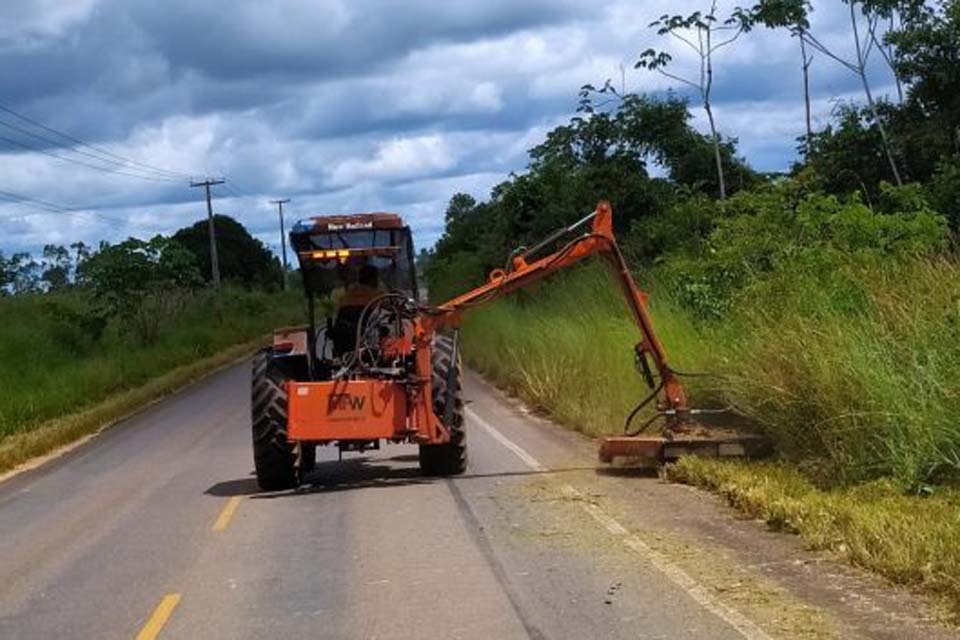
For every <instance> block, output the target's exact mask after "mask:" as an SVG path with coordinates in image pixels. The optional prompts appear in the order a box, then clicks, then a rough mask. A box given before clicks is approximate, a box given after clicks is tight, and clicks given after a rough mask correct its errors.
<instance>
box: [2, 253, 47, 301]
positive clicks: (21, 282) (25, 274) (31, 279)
mask: <svg viewBox="0 0 960 640" xmlns="http://www.w3.org/2000/svg"><path fill="white" fill-rule="evenodd" d="M39 272H40V264H39V263H38V262H37V261H36V260H34V259H33V257H32V256H31V255H30V254H29V253H26V252H20V253H15V254H13V255H12V256H10V258H9V260H7V280H8V281H9V283H10V287H11V289H12V292H13V294H14V295H23V294H25V293H37V292H38V291H40V273H39Z"/></svg>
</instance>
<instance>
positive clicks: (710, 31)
mask: <svg viewBox="0 0 960 640" xmlns="http://www.w3.org/2000/svg"><path fill="white" fill-rule="evenodd" d="M749 24H750V22H749V16H747V15H746V14H745V13H744V12H743V11H742V10H741V9H736V10H735V11H734V13H733V15H731V16H730V17H729V18H727V19H726V20H724V21H723V22H719V19H718V18H717V1H716V0H713V2H712V3H711V4H710V11H709V12H707V13H706V14H704V13H703V12H700V11H695V12H693V13H691V14H690V15H688V16H682V15H673V16H671V15H668V14H664V15H662V16H660V18H659V19H658V20H655V21H654V22H652V23H651V24H650V26H651V27H657V34H658V35H661V36H663V35H670V36H672V37H673V38H675V39H676V40H678V41H679V42H680V43H682V44H684V45H685V46H687V47H688V48H689V49H690V50H692V51H693V52H694V54H695V55H696V58H697V62H698V65H699V74H698V76H697V77H696V78H695V79H692V80H691V79H690V78H687V77H684V76H680V75H677V74H674V73H672V72H669V71H667V70H666V68H667V66H668V65H669V64H670V62H671V61H672V60H673V57H672V56H671V55H670V54H669V53H666V52H664V51H656V50H655V49H647V50H646V51H644V52H643V53H641V54H640V59H639V60H638V61H637V63H636V64H635V65H634V68H644V69H649V70H651V71H656V72H658V73H660V74H662V75H664V76H666V77H667V78H670V79H672V80H676V81H677V82H679V83H681V84H683V85H686V86H688V87H691V88H692V89H694V90H695V91H696V92H697V93H698V95H699V96H700V101H701V102H702V104H703V109H704V111H705V112H706V114H707V120H708V122H709V123H710V136H711V138H712V140H713V155H714V162H715V163H716V170H717V182H718V183H719V187H720V199H721V200H722V199H724V198H726V197H727V188H726V180H725V177H724V171H723V159H722V157H721V156H722V153H721V150H720V147H721V141H720V134H719V133H718V131H717V124H716V120H715V118H714V115H713V105H712V102H711V95H712V92H713V57H714V55H715V54H716V52H717V51H719V50H720V49H722V48H724V47H726V46H729V45H731V44H733V43H734V42H735V41H736V40H737V38H739V37H740V35H741V34H742V33H743V32H744V31H745V30H747V29H748V28H749Z"/></svg>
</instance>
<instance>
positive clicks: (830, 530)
mask: <svg viewBox="0 0 960 640" xmlns="http://www.w3.org/2000/svg"><path fill="white" fill-rule="evenodd" d="M667 477H668V478H669V479H670V480H673V481H676V482H683V483H686V484H691V485H694V486H697V487H700V488H703V489H707V490H709V491H712V492H715V493H718V494H720V495H721V496H723V497H724V498H725V499H726V500H727V501H728V502H729V503H730V504H731V505H733V506H734V507H736V508H737V509H738V510H740V511H742V512H743V513H745V514H747V515H749V516H750V517H754V518H759V519H762V520H764V521H765V522H767V523H768V524H769V525H771V526H772V527H774V528H775V529H778V530H783V531H789V532H792V533H796V534H798V535H799V536H800V537H801V538H802V540H803V541H804V542H805V543H806V545H807V546H808V547H810V548H811V549H817V550H829V551H832V552H835V553H837V554H839V555H840V556H842V557H843V558H845V559H846V560H848V561H849V562H850V563H852V564H854V565H856V566H859V567H863V568H865V569H869V570H871V571H875V572H877V573H879V574H881V575H883V576H885V577H886V578H888V579H889V580H891V581H892V582H895V583H897V584H903V585H907V586H910V587H914V588H920V589H923V590H925V591H927V592H930V593H933V594H936V595H939V596H942V597H943V598H944V599H945V601H946V603H947V605H948V607H949V610H950V615H951V617H952V618H953V619H954V620H957V619H960V491H957V490H956V489H948V488H940V489H938V490H937V491H936V492H935V493H934V494H933V495H931V496H927V497H922V498H921V497H917V496H910V495H906V494H904V492H903V490H902V489H901V488H900V487H898V486H896V484H895V483H893V482H891V481H889V480H876V481H873V482H869V483H865V484H859V485H856V486H851V487H838V488H833V489H820V488H818V487H816V486H814V485H813V484H812V483H811V482H810V481H809V480H808V479H806V478H805V477H804V476H803V475H802V474H801V473H800V472H799V471H798V470H797V468H796V467H793V466H790V465H787V464H782V463H745V462H729V461H719V460H710V459H705V458H685V459H682V460H680V461H679V462H678V463H677V464H675V465H672V466H670V467H669V468H668V469H667Z"/></svg>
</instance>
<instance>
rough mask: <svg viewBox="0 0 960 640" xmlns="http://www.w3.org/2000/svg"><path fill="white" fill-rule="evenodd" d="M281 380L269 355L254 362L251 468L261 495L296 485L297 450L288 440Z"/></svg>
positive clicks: (266, 354)
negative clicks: (254, 473) (252, 467)
mask: <svg viewBox="0 0 960 640" xmlns="http://www.w3.org/2000/svg"><path fill="white" fill-rule="evenodd" d="M284 382H285V380H284V376H283V374H282V373H280V372H279V371H278V370H277V369H276V368H275V367H273V366H271V364H270V353H269V351H261V352H260V353H258V354H257V356H256V357H255V358H254V360H253V377H252V384H251V387H252V388H251V392H252V395H251V401H252V402H251V418H252V424H253V465H254V469H255V470H256V474H257V484H258V485H260V488H261V489H263V490H264V491H280V490H283V489H293V488H295V487H296V486H297V485H298V484H299V479H300V474H299V468H298V467H299V462H300V460H299V458H300V446H299V445H298V443H296V442H290V441H289V440H287V389H286V387H285V386H284Z"/></svg>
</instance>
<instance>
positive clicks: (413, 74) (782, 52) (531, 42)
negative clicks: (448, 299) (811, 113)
mask: <svg viewBox="0 0 960 640" xmlns="http://www.w3.org/2000/svg"><path fill="white" fill-rule="evenodd" d="M726 5H727V6H726V9H730V8H732V6H733V3H732V1H731V2H727V3H726ZM821 5H822V6H821ZM697 6H698V3H697V2H693V1H692V0H685V1H684V2H672V1H669V0H653V1H650V2H644V3H636V2H632V1H629V0H599V1H598V2H596V3H584V2H580V1H579V0H529V1H525V2H515V1H514V0H489V1H485V2H471V3H467V2H441V1H440V0H410V1H409V2H404V3H402V4H400V3H397V4H385V3H382V2H379V1H377V0H349V1H348V0H275V1H274V2H262V1H261V0H234V1H232V2H230V3H229V6H227V5H224V3H222V2H213V1H212V0H166V1H165V2H155V1H153V0H71V1H70V2H62V1H56V0H9V1H8V2H5V3H4V10H5V11H4V17H5V20H4V21H3V24H0V53H2V55H0V74H2V76H3V78H4V96H2V97H0V104H2V105H3V106H7V107H11V108H13V109H15V110H17V111H20V112H23V113H24V114H27V115H29V116H30V117H32V118H34V119H36V120H38V121H42V122H44V123H46V124H48V125H49V126H51V127H54V128H56V129H58V130H61V131H66V132H69V133H70V134H72V135H73V136H76V137H78V138H80V139H83V140H84V141H86V142H88V143H90V144H92V145H94V146H95V147H96V148H97V149H100V150H104V151H106V152H107V153H111V154H116V156H120V157H123V158H129V159H131V160H132V161H133V162H135V163H145V164H147V165H150V166H153V167H161V168H163V169H167V170H171V171H173V172H175V174H169V173H157V172H156V171H151V170H146V171H144V168H143V166H142V164H141V165H124V164H121V165H116V164H112V165H111V164H109V163H107V164H106V165H104V166H106V167H109V168H111V169H113V170H114V171H113V172H112V173H111V172H109V171H95V170H91V169H89V168H87V167H82V166H80V165H78V164H77V163H76V162H71V161H69V160H64V159H62V158H54V157H51V156H50V155H45V153H53V154H56V155H60V156H63V157H64V158H68V159H70V160H74V161H77V160H80V161H91V160H92V159H91V158H89V157H86V156H83V155H82V152H83V151H84V150H86V151H87V152H90V149H89V148H87V147H77V148H71V147H75V145H73V144H71V143H68V142H67V141H66V140H64V139H62V138H61V139H54V138H56V136H51V134H49V132H47V131H44V130H37V129H33V128H31V127H30V126H29V125H27V124H26V123H24V122H23V121H20V120H17V119H16V118H14V117H13V116H11V115H10V114H9V113H4V112H2V111H0V137H6V138H8V139H11V140H15V141H19V142H21V143H29V144H30V145H34V146H36V147H37V148H38V149H42V151H40V150H37V151H32V152H30V151H27V150H25V149H23V148H20V147H17V146H16V145H11V144H7V143H4V142H3V141H2V139H0V176H3V178H2V179H0V190H5V191H8V192H13V193H18V194H24V195H27V196H30V197H33V198H40V199H43V200H46V201H48V202H53V203H56V204H59V205H62V206H63V207H65V208H67V209H71V210H73V209H75V210H76V211H67V212H61V213H56V214H54V213H49V212H43V211H39V210H37V209H34V208H30V207H29V206H27V205H23V204H16V203H12V202H0V250H2V251H3V252H5V253H9V252H11V251H16V250H23V249H29V250H31V251H34V252H37V251H38V250H39V248H41V247H42V245H43V244H44V243H47V242H69V241H73V240H84V241H86V242H88V243H90V244H95V243H96V242H98V241H99V240H100V239H108V240H117V239H122V238H125V237H126V236H129V235H138V236H149V235H152V234H154V233H157V232H164V233H168V232H171V231H174V230H176V229H177V228H179V227H181V226H184V225H187V224H190V223H192V222H194V221H195V220H197V219H201V218H202V217H203V216H204V215H205V211H204V205H203V202H202V199H201V193H200V190H198V189H191V188H190V187H189V186H188V177H190V176H193V177H202V176H206V175H212V176H221V175H222V176H226V177H227V184H226V185H224V186H223V187H219V188H217V189H216V195H217V202H216V207H217V208H218V210H219V211H221V212H223V213H229V214H230V215H234V216H236V217H237V218H238V219H240V220H241V221H242V222H243V223H244V224H247V225H250V226H251V229H252V230H253V232H254V233H256V234H258V237H263V238H264V239H266V240H269V241H270V242H271V243H272V244H273V245H276V242H277V239H276V229H275V217H276V216H275V211H274V210H273V209H272V207H271V206H270V205H269V204H268V202H267V201H268V200H269V199H271V198H275V197H278V196H290V197H292V198H293V202H292V203H291V206H290V211H291V216H296V215H313V214H317V213H321V212H324V211H350V210H370V209H387V210H397V211H399V212H400V213H402V214H404V215H405V216H407V217H408V218H409V219H410V220H411V221H412V224H413V225H414V228H415V231H416V232H417V234H418V244H420V245H424V244H428V243H430V242H432V241H433V239H435V238H436V236H437V235H438V234H439V230H440V229H441V227H442V220H443V210H444V208H445V205H446V202H447V201H448V199H449V197H450V196H451V195H452V194H453V193H455V192H457V191H466V192H469V193H471V194H473V195H475V196H477V197H485V196H486V195H487V194H488V193H489V189H490V187H492V186H493V185H495V184H496V183H498V182H500V181H501V180H503V179H505V178H506V177H507V175H508V174H509V173H510V172H511V171H516V170H521V169H522V168H523V167H524V166H525V165H526V152H527V150H528V149H530V148H531V147H533V146H535V145H537V144H539V142H541V141H542V139H543V137H544V135H545V134H546V132H547V131H548V130H549V129H550V128H552V127H554V126H556V125H557V124H560V123H563V122H565V121H566V120H568V119H569V118H570V117H571V116H572V115H573V112H574V109H575V107H576V102H577V90H578V89H579V87H580V86H581V85H582V84H585V83H593V84H602V83H603V81H604V80H605V79H607V78H611V79H613V80H614V81H615V82H617V83H618V84H619V82H621V80H622V82H623V83H624V84H625V85H626V87H627V88H628V89H629V90H634V91H639V92H656V91H663V90H665V89H667V88H669V87H670V86H672V84H673V83H672V82H670V81H669V80H667V79H665V78H663V77H662V76H659V75H656V74H651V73H648V72H641V71H636V70H633V68H632V67H633V63H634V61H635V60H636V58H637V55H638V53H639V52H640V51H642V50H644V49H645V48H647V47H650V46H657V47H663V46H670V43H669V42H668V41H666V40H665V39H662V38H658V37H657V36H656V34H655V33H653V32H652V31H651V30H650V29H649V28H648V27H647V25H648V24H649V22H650V21H651V20H652V19H654V18H656V17H657V16H659V15H660V14H661V13H665V12H673V11H680V12H683V11H689V10H692V9H693V8H695V7H697ZM816 7H817V10H816V11H815V13H814V23H813V28H814V30H815V32H816V33H817V34H818V37H821V38H822V39H823V41H824V42H826V43H828V44H829V46H831V47H835V48H836V49H837V51H839V52H844V55H846V54H847V53H848V48H849V38H848V36H847V34H848V30H847V26H846V22H845V21H846V20H848V19H849V18H848V17H847V16H845V15H843V11H842V9H843V7H839V8H837V7H834V6H833V5H829V4H828V3H826V2H825V0H824V1H823V2H817V3H816ZM798 55H799V54H798V53H797V51H796V41H795V40H793V39H791V38H789V37H788V36H787V35H786V34H783V33H778V32H772V31H769V30H764V29H759V30H755V31H754V32H752V33H750V34H748V35H747V36H745V37H744V38H742V39H741V41H739V42H738V43H737V44H736V45H735V46H734V47H732V48H730V49H728V50H726V51H724V53H723V55H722V56H720V57H718V65H717V75H716V85H715V94H714V97H715V102H716V111H717V116H718V121H719V125H720V129H721V131H723V132H724V134H726V135H732V136H736V137H738V138H739V139H740V142H741V149H742V151H743V152H744V153H745V154H746V155H747V157H748V159H749V160H750V161H751V162H753V163H754V164H755V165H756V166H757V167H758V168H761V169H778V168H780V169H782V168H786V167H787V166H788V165H789V163H790V162H791V160H792V158H793V157H794V137H795V136H796V135H798V134H799V133H801V132H802V128H803V127H802V96H801V93H800V78H799V70H798ZM675 61H676V65H677V67H676V68H677V70H678V71H686V70H689V69H690V68H691V67H690V65H691V64H692V60H691V59H689V58H684V57H683V56H682V55H677V56H676V58H675ZM621 69H622V75H621ZM812 71H813V76H812V79H813V83H814V87H815V92H816V98H817V100H816V102H815V108H816V115H817V118H818V121H819V122H823V120H824V118H825V117H826V115H827V114H828V113H829V110H830V108H831V104H830V98H831V97H842V96H852V95H857V91H858V87H857V85H856V82H855V80H856V79H855V78H853V77H852V76H851V74H849V73H848V72H846V71H844V70H843V69H842V68H841V67H839V66H838V65H836V64H831V63H830V62H829V61H828V60H827V59H825V58H824V57H823V56H819V57H818V59H817V60H816V61H815V64H814V67H813V70H812ZM872 71H873V72H874V73H875V75H876V77H877V78H878V82H877V84H878V87H879V89H878V92H880V93H882V92H883V91H884V89H883V87H882V86H881V85H884V84H886V81H884V80H883V78H884V77H886V76H884V75H883V74H884V70H883V69H882V68H881V67H879V66H878V67H877V68H876V69H874V70H872ZM691 108H692V110H693V112H694V114H695V115H696V120H695V123H696V124H697V126H700V127H703V126H704V123H703V121H702V115H701V113H700V111H701V110H699V109H698V108H697V105H696V103H695V102H693V103H691ZM9 125H14V126H18V127H24V128H27V129H30V130H32V131H33V132H34V133H39V134H41V135H43V136H46V137H48V138H50V139H49V140H48V141H46V142H44V141H41V140H39V139H37V138H35V137H34V138H31V137H29V136H26V137H25V136H24V134H22V133H20V132H18V131H16V130H14V129H11V128H10V126H9ZM93 163H94V164H101V165H102V164H103V163H100V162H97V161H93ZM118 169H119V170H120V172H119V173H118V172H117V170H118ZM122 173H138V174H140V175H141V176H151V177H152V178H154V179H153V180H146V179H138V178H134V177H130V176H125V175H122ZM157 178H160V179H159V180H157ZM271 238H272V239H271Z"/></svg>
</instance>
